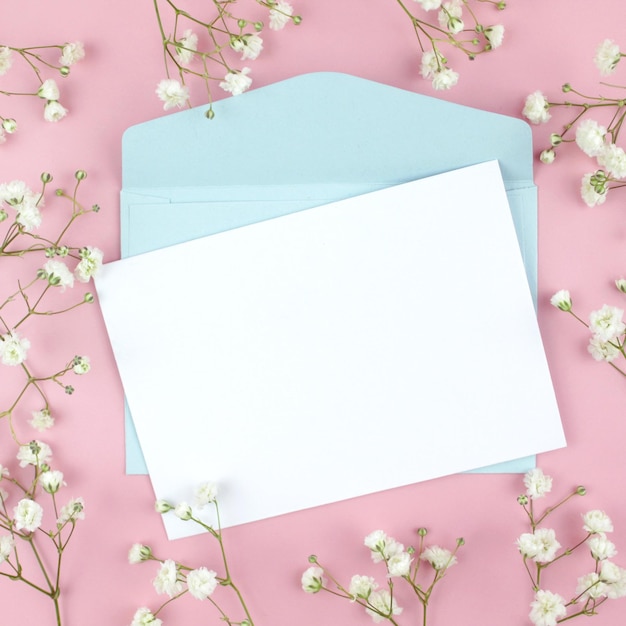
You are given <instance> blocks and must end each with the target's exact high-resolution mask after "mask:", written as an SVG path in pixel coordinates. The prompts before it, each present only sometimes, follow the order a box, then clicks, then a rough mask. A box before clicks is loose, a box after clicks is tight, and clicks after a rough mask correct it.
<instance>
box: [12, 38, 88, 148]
mask: <svg viewBox="0 0 626 626" xmlns="http://www.w3.org/2000/svg"><path fill="white" fill-rule="evenodd" d="M59 52H60V53H61V56H60V57H58V59H57V60H56V61H55V60H54V59H53V57H54V56H56V55H57V54H59ZM84 57H85V48H84V46H83V44H82V43H81V42H79V41H76V42H72V43H64V44H53V45H49V46H31V47H27V48H18V47H14V46H9V45H4V44H0V76H4V75H5V74H7V73H8V72H9V70H10V69H11V68H12V66H13V64H14V62H15V60H16V59H17V60H18V62H20V61H21V65H22V66H25V67H26V68H27V69H29V70H31V71H32V73H33V74H34V75H35V89H34V90H33V91H13V90H9V89H4V88H3V89H0V95H3V96H9V97H13V96H31V97H35V98H40V99H41V100H43V101H44V103H45V104H44V109H43V117H44V119H45V120H46V121H47V122H58V121H59V120H61V119H63V118H64V117H65V116H66V115H67V109H66V108H65V107H64V106H63V105H62V104H61V102H60V101H59V100H60V97H61V96H60V90H59V87H58V85H57V83H56V81H55V80H54V78H44V77H43V75H42V74H43V72H44V71H53V72H55V73H58V74H59V75H60V76H61V77H62V78H66V77H67V76H69V75H70V72H71V67H72V66H73V65H74V64H76V63H78V62H79V61H81V60H82V59H83V58H84ZM16 130H17V121H16V120H15V119H14V118H9V117H3V116H2V115H0V143H4V142H5V141H6V138H7V135H11V134H13V133H14V132H16Z"/></svg>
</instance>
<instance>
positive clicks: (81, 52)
mask: <svg viewBox="0 0 626 626" xmlns="http://www.w3.org/2000/svg"><path fill="white" fill-rule="evenodd" d="M84 58H85V46H83V44H82V43H81V42H80V41H75V42H73V43H66V44H65V45H64V46H63V54H62V55H61V58H60V59H59V63H60V64H61V65H64V66H66V67H69V66H70V65H74V63H78V61H82V60H83V59H84Z"/></svg>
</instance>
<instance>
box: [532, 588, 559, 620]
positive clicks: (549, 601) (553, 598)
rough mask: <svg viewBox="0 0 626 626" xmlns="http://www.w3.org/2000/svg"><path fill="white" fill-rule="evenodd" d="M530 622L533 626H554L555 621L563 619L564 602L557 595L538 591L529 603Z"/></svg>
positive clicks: (541, 590)
mask: <svg viewBox="0 0 626 626" xmlns="http://www.w3.org/2000/svg"><path fill="white" fill-rule="evenodd" d="M530 606H531V611H530V615H529V617H530V621H531V622H532V623H533V624H535V626H556V623H557V620H558V619H560V618H561V617H565V615H566V613H567V609H566V608H565V600H564V599H563V598H562V597H561V596H560V595H558V594H557V593H552V592H551V591H546V590H543V589H539V591H537V593H536V594H535V600H534V601H533V602H532V603H531V605H530Z"/></svg>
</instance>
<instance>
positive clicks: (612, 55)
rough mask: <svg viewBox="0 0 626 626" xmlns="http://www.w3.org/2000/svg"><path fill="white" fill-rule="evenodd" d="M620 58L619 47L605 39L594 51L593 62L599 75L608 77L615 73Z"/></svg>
mask: <svg viewBox="0 0 626 626" xmlns="http://www.w3.org/2000/svg"><path fill="white" fill-rule="evenodd" d="M620 58H621V53H620V50H619V46H618V45H617V44H616V43H614V42H613V41H611V40H610V39H605V40H604V41H603V42H602V43H601V44H600V45H599V46H598V48H597V49H596V55H595V57H594V59H593V61H594V63H595V64H596V67H597V68H598V69H599V70H600V74H602V76H608V75H609V74H612V73H613V72H614V71H615V68H616V67H617V64H618V63H619V60H620Z"/></svg>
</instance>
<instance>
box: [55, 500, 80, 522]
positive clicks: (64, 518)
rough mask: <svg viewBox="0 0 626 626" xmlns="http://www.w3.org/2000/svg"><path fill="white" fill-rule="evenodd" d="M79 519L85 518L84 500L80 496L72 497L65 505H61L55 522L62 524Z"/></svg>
mask: <svg viewBox="0 0 626 626" xmlns="http://www.w3.org/2000/svg"><path fill="white" fill-rule="evenodd" d="M79 519H85V501H84V500H83V499H82V498H72V499H71V500H70V501H69V502H68V503H67V504H66V505H65V506H63V507H61V514H60V515H59V519H58V520H57V524H59V525H60V526H63V524H66V523H67V522H75V521H77V520H79Z"/></svg>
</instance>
